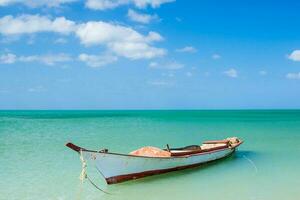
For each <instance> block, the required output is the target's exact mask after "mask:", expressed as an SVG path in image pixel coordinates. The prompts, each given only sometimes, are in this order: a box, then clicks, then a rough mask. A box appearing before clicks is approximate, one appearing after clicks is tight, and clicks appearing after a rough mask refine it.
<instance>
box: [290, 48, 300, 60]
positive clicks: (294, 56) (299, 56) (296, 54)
mask: <svg viewBox="0 0 300 200" xmlns="http://www.w3.org/2000/svg"><path fill="white" fill-rule="evenodd" d="M288 59H290V60H293V61H300V50H294V51H293V52H292V53H291V54H290V55H288Z"/></svg>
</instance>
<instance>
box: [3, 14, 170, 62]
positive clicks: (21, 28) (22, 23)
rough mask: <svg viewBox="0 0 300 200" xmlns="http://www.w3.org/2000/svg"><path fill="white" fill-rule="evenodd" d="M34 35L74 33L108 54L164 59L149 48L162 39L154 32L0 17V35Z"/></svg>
mask: <svg viewBox="0 0 300 200" xmlns="http://www.w3.org/2000/svg"><path fill="white" fill-rule="evenodd" d="M38 32H56V33H60V34H69V33H74V34H75V35H76V36H77V37H78V38H79V39H80V42H81V43H82V44H84V45H86V46H91V45H102V46H105V47H106V48H107V50H108V51H110V52H112V53H114V54H116V55H118V56H123V57H126V58H129V59H133V60H135V59H150V58H154V57H160V56H164V55H165V54H166V53H167V51H166V50H165V49H163V48H157V47H154V46H153V43H154V42H159V41H162V40H163V37H162V36H161V35H160V34H159V33H156V32H153V31H150V32H149V33H148V34H141V33H139V32H137V31H136V30H134V29H132V28H131V27H126V26H122V25H117V24H113V23H107V22H103V21H89V22H87V23H81V24H76V23H75V22H73V21H70V20H67V19H66V18H64V17H58V18H55V19H51V18H49V17H45V16H39V15H21V16H18V17H13V16H11V15H7V16H4V17H2V18H0V34H2V35H5V36H11V35H21V34H33V33H38Z"/></svg>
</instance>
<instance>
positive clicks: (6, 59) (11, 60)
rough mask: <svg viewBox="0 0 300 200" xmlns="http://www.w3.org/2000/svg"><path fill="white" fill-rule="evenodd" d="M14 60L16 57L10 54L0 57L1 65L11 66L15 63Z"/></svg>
mask: <svg viewBox="0 0 300 200" xmlns="http://www.w3.org/2000/svg"><path fill="white" fill-rule="evenodd" d="M16 60H17V56H16V55H15V54H12V53H7V54H3V55H0V63H3V64H13V63H15V62H16Z"/></svg>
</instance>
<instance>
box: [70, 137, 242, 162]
mask: <svg viewBox="0 0 300 200" xmlns="http://www.w3.org/2000/svg"><path fill="white" fill-rule="evenodd" d="M242 143H243V141H242V140H240V141H239V142H238V143H237V144H235V145H234V146H232V147H225V148H222V149H215V150H212V151H205V152H199V153H195V154H189V155H182V156H170V157H150V156H137V155H130V154H123V153H114V152H100V151H95V150H89V149H85V148H82V147H79V146H77V145H75V144H73V143H67V144H66V146H67V147H69V148H70V149H72V150H74V151H76V152H78V153H79V152H80V151H85V152H92V153H98V154H104V155H108V154H109V155H117V156H125V157H135V158H149V159H150V158H151V159H173V158H189V157H192V156H200V155H206V154H211V153H215V152H219V151H225V150H228V149H235V148H237V147H238V146H240V145H241V144H242Z"/></svg>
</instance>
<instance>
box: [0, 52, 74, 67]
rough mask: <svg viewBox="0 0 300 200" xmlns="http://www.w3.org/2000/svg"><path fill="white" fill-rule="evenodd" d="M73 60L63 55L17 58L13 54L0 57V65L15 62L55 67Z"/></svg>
mask: <svg viewBox="0 0 300 200" xmlns="http://www.w3.org/2000/svg"><path fill="white" fill-rule="evenodd" d="M71 60H72V58H71V56H69V55H67V54H63V53H61V54H53V55H52V54H49V55H31V56H16V55H15V54H11V53H8V54H3V55H0V63H3V64H13V63H15V62H40V63H43V64H46V65H55V64H57V63H62V62H68V61H71Z"/></svg>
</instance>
